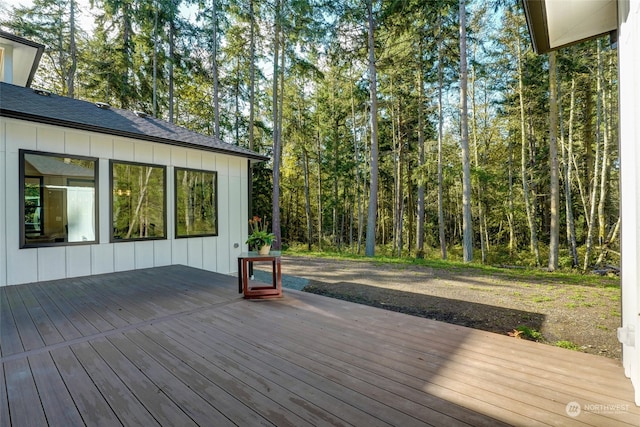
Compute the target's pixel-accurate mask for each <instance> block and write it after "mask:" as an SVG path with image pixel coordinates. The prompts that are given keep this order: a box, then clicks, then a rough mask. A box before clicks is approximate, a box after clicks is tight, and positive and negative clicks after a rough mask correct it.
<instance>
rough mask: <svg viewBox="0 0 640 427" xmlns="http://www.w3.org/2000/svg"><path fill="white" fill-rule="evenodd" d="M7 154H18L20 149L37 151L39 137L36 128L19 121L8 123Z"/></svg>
mask: <svg viewBox="0 0 640 427" xmlns="http://www.w3.org/2000/svg"><path fill="white" fill-rule="evenodd" d="M6 138H7V140H6V141H7V153H17V152H18V149H20V148H22V149H25V150H36V149H37V148H38V147H37V135H36V128H35V126H33V125H31V124H29V123H28V122H22V121H19V120H15V121H14V120H9V121H7V131H6Z"/></svg>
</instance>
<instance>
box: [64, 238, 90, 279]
mask: <svg viewBox="0 0 640 427" xmlns="http://www.w3.org/2000/svg"><path fill="white" fill-rule="evenodd" d="M66 252H67V253H66V260H67V277H78V276H89V275H91V247H90V246H87V245H82V246H67V247H66Z"/></svg>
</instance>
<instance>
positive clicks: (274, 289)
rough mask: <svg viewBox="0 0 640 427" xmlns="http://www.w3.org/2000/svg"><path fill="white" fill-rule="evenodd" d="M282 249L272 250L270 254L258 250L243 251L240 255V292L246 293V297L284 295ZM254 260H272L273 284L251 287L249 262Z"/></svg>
mask: <svg viewBox="0 0 640 427" xmlns="http://www.w3.org/2000/svg"><path fill="white" fill-rule="evenodd" d="M280 256H281V252H280V251H271V252H270V253H269V254H268V255H260V254H258V253H257V252H243V253H241V254H240V255H239V256H238V293H244V297H245V298H247V299H251V298H255V299H258V298H278V297H281V296H282V267H281V264H280ZM254 262H270V263H271V271H272V284H271V286H264V285H260V286H252V287H249V264H250V263H254Z"/></svg>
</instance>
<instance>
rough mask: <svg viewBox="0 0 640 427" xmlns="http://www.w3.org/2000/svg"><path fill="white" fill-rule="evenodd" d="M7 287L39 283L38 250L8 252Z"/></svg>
mask: <svg viewBox="0 0 640 427" xmlns="http://www.w3.org/2000/svg"><path fill="white" fill-rule="evenodd" d="M7 266H8V267H9V269H8V270H7V285H17V284H19V283H32V282H37V281H38V250H37V249H21V250H8V251H7Z"/></svg>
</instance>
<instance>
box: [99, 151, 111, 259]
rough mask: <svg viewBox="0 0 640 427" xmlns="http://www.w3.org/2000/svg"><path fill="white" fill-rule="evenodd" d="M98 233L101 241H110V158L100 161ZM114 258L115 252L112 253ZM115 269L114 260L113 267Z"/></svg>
mask: <svg viewBox="0 0 640 427" xmlns="http://www.w3.org/2000/svg"><path fill="white" fill-rule="evenodd" d="M97 200H98V233H99V234H100V236H99V237H100V240H99V241H100V243H109V239H110V238H111V182H110V181H109V160H108V159H100V160H99V161H98V195H97ZM111 258H113V254H112V255H111ZM110 269H113V260H111V268H110Z"/></svg>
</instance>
